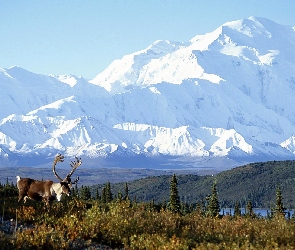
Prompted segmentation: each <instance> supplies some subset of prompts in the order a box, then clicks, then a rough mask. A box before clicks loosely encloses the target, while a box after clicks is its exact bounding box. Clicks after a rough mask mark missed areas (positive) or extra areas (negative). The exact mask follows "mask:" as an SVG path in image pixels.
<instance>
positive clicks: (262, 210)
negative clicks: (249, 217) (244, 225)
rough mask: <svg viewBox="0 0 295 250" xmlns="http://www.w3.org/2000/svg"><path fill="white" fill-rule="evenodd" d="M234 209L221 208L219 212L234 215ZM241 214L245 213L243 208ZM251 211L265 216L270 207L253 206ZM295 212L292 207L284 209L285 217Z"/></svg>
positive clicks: (269, 211) (268, 212)
mask: <svg viewBox="0 0 295 250" xmlns="http://www.w3.org/2000/svg"><path fill="white" fill-rule="evenodd" d="M234 211H235V210H234V209H233V208H222V209H221V210H220V214H221V215H234ZM240 211H241V214H245V213H246V209H245V208H240ZM253 212H254V213H255V214H256V215H258V216H261V217H267V215H268V214H270V213H271V210H270V209H266V208H253ZM294 213H295V211H294V209H286V210H285V214H286V217H292V215H293V214H294Z"/></svg>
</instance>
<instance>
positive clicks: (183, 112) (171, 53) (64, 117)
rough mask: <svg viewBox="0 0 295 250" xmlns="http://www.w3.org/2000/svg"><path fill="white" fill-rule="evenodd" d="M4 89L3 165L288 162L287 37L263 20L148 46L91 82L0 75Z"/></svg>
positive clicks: (291, 121) (22, 73)
mask: <svg viewBox="0 0 295 250" xmlns="http://www.w3.org/2000/svg"><path fill="white" fill-rule="evenodd" d="M0 89H1V92H0V105H1V109H0V165H1V166H24V165H28V166H43V165H44V164H45V165H46V164H49V162H51V161H52V159H53V158H54V156H55V154H56V153H58V152H59V153H63V154H65V155H66V156H70V157H72V156H76V155H77V156H79V157H84V158H85V159H88V162H89V164H90V165H94V166H96V167H110V166H112V167H113V166H116V167H128V168H130V167H131V168H134V167H140V168H154V169H206V168H210V169H212V168H215V169H217V170H223V169H228V168H231V167H233V166H237V165H240V164H242V163H245V162H251V161H266V160H274V159H275V160H279V159H293V158H294V156H295V155H294V149H295V145H294V142H295V139H294V138H295V137H294V131H295V115H294V109H293V104H294V101H293V98H294V95H295V31H294V27H290V26H283V25H279V24H276V23H274V22H272V21H270V20H268V19H264V18H255V17H250V18H248V19H244V20H238V21H234V22H229V23H225V24H224V25H222V26H220V27H219V28H217V29H216V30H214V31H213V32H211V33H208V34H205V35H197V36H195V37H194V38H192V39H191V40H190V41H188V42H186V43H179V42H172V41H156V42H155V43H153V44H152V45H150V46H149V47H148V48H146V49H143V50H141V51H138V52H135V53H133V54H130V55H126V56H124V57H123V58H122V59H121V60H116V61H114V62H113V63H112V64H111V65H110V66H109V67H108V68H106V69H105V70H104V71H103V72H101V73H100V74H98V75H97V77H95V78H94V79H93V80H91V81H86V80H85V79H83V78H82V77H76V76H72V75H63V76H54V75H50V76H44V75H39V74H35V73H31V72H28V71H26V70H24V69H22V68H18V67H13V68H10V69H0ZM91 161H93V163H91Z"/></svg>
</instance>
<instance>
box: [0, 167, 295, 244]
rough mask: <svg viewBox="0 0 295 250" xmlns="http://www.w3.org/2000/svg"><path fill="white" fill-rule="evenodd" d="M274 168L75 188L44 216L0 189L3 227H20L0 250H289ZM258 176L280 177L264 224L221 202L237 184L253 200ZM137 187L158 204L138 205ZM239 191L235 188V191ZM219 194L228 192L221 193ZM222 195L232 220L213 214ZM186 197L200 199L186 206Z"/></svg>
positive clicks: (291, 230)
mask: <svg viewBox="0 0 295 250" xmlns="http://www.w3.org/2000/svg"><path fill="white" fill-rule="evenodd" d="M282 163H283V162H279V164H278V165H279V166H280V167H282V168H283V169H284V171H289V170H290V169H289V166H293V164H294V163H293V162H286V166H283V165H282ZM266 166H268V167H269V169H268V170H267V169H266V168H267V167H266ZM280 167H278V166H277V164H275V163H273V162H271V163H265V164H261V163H257V164H249V165H247V166H243V167H240V168H236V169H233V170H230V171H226V172H224V173H220V174H219V175H216V176H205V177H200V176H194V175H187V176H177V175H173V176H172V178H171V176H161V177H149V178H146V180H145V179H141V180H138V181H136V182H129V183H122V184H113V185H111V183H110V182H108V183H106V184H105V185H103V186H101V187H99V186H92V187H89V186H83V187H81V188H80V189H78V188H77V187H74V188H73V190H72V195H71V196H70V197H63V199H62V201H61V202H53V203H52V205H51V209H50V211H49V212H47V210H45V209H44V206H43V204H42V203H41V202H39V203H38V202H34V201H28V202H27V203H25V204H23V203H21V204H18V203H17V192H16V187H15V186H14V185H13V184H9V183H8V182H7V183H6V184H5V185H0V195H1V196H0V209H1V211H2V214H3V215H4V220H5V221H10V220H11V219H14V221H15V219H17V225H18V227H14V228H13V230H12V231H10V232H4V231H3V232H2V233H0V246H1V247H3V249H86V248H89V249H91V248H92V247H93V248H94V247H97V248H99V247H101V248H102V249H103V248H107V247H109V248H111V249H123V248H124V249H294V248H295V241H294V234H295V218H294V216H293V217H292V218H291V217H288V216H287V217H285V215H284V211H283V210H284V207H285V206H284V205H285V201H290V200H291V199H292V197H287V196H285V195H284V193H288V192H289V191H287V192H286V190H287V189H286V185H285V179H280V178H281V177H282V176H286V178H287V180H288V183H291V179H292V178H291V177H290V175H291V174H290V173H291V170H290V172H289V174H287V175H285V173H284V171H281V170H280V169H279V168H280ZM293 171H294V170H293ZM256 174H257V175H259V176H264V177H265V179H261V180H260V186H263V185H264V184H266V183H267V182H268V181H269V180H268V179H271V178H274V175H276V176H277V177H278V178H274V179H273V180H272V184H271V186H272V185H273V186H272V187H273V188H270V189H269V190H271V191H268V192H269V193H268V197H270V198H271V200H272V201H273V202H272V204H271V206H272V208H273V210H272V211H273V213H271V214H270V215H269V216H268V217H266V218H263V217H261V216H258V215H255V213H254V212H253V206H254V205H253V204H254V202H253V200H251V199H250V197H251V196H249V195H248V196H247V195H245V196H241V197H242V199H239V198H238V197H237V196H236V195H235V196H233V195H232V196H229V197H235V199H233V200H230V198H229V197H226V195H225V194H231V188H233V185H234V184H232V182H233V180H232V179H231V178H234V180H236V181H238V180H240V181H243V183H242V185H243V184H244V185H245V184H246V183H250V182H251V183H252V186H244V188H243V189H237V191H236V192H237V193H240V195H241V194H242V193H243V192H245V194H247V192H246V190H247V191H248V194H252V193H253V194H254V191H253V190H252V187H253V188H258V186H257V187H256V186H255V185H256V184H255V183H256V181H255V179H256V178H257V177H256ZM248 178H252V179H250V180H248ZM166 181H167V182H166ZM138 183H141V184H142V187H144V188H145V189H144V190H145V196H148V195H149V194H151V193H152V196H153V195H154V193H155V192H156V191H157V190H159V189H160V187H161V188H162V189H163V190H165V191H163V190H162V191H163V193H161V196H160V198H159V199H160V201H159V202H157V201H155V200H154V199H149V200H146V201H143V200H142V199H141V198H139V197H137V196H134V193H135V191H134V190H143V189H142V187H140V185H138ZM193 183H194V185H193ZM207 183H208V184H207ZM269 183H270V182H269ZM134 184H136V185H138V186H135V185H134ZM186 184H188V187H187V186H186ZM202 184H203V185H206V186H205V187H203V186H202ZM116 185H118V186H117V189H114V187H115V186H116ZM239 185H241V183H240V182H237V183H236V186H239ZM134 187H137V188H138V189H134ZM206 187H207V189H206V192H205V191H204V192H203V193H202V192H201V190H202V189H205V188H206ZM225 187H228V189H229V190H225V189H224V190H223V189H222V188H225ZM250 187H251V188H250ZM198 188H200V189H201V190H199V189H198ZM153 189H155V190H153ZM122 190H123V191H124V192H122ZM254 190H255V189H254ZM183 191H185V192H184V193H183ZM136 192H137V191H136ZM165 192H166V196H165V195H164V194H165ZM136 194H138V193H136ZM221 194H222V197H223V198H222V199H223V203H224V204H225V201H228V204H234V205H233V206H232V207H234V211H235V214H234V215H233V216H231V215H220V214H219V211H220V208H221V207H222V204H221V202H220V201H221ZM193 195H195V196H193ZM153 197H156V196H153ZM181 197H182V198H181ZM185 197H186V198H185ZM188 197H199V198H194V199H193V202H188V200H189V199H188ZM241 197H240V198H241ZM253 197H255V196H253ZM256 198H257V197H256ZM260 198H262V197H260ZM166 200H167V201H166ZM261 200H263V199H261ZM243 201H244V207H246V208H247V209H246V214H245V215H241V213H240V207H241V206H243ZM257 201H259V199H257ZM257 201H255V202H256V203H257ZM268 204H270V203H268ZM254 207H255V206H254ZM2 224H3V220H2V223H1V226H2ZM20 226H21V227H20Z"/></svg>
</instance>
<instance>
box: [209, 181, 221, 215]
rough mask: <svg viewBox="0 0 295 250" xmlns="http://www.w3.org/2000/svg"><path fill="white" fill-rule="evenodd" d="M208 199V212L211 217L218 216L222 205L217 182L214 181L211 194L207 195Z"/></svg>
mask: <svg viewBox="0 0 295 250" xmlns="http://www.w3.org/2000/svg"><path fill="white" fill-rule="evenodd" d="M206 199H207V201H208V207H207V213H208V215H209V216H211V217H216V216H218V215H219V212H220V206H219V201H218V193H217V188H216V182H215V181H214V182H213V185H212V189H211V195H209V196H207V197H206Z"/></svg>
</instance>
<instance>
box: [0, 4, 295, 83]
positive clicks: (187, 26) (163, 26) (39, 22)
mask: <svg viewBox="0 0 295 250" xmlns="http://www.w3.org/2000/svg"><path fill="white" fill-rule="evenodd" d="M294 10H295V0H219V1H218V0H215V1H214V0H195V1H193V0H190V1H188V0H182V1H176V0H175V1H172V0H171V1H168V0H165V1H164V0H163V1H160V0H157V1H156V0H146V1H141V0H133V1H123V0H121V1H112V0H109V1H100V0H79V1H78V0H9V1H7V0H0V35H1V37H0V68H9V67H11V66H15V65H16V66H19V67H22V68H25V69H27V70H29V71H32V72H34V73H39V74H45V75H48V74H57V75H58V74H74V75H77V76H83V77H84V78H87V79H92V78H94V77H95V76H96V75H97V74H99V73H100V72H102V71H103V70H104V69H105V68H106V67H107V66H108V65H109V64H110V63H111V62H112V61H113V60H115V59H120V58H122V57H123V56H124V55H126V54H130V53H133V52H136V51H138V50H141V49H144V48H146V47H147V46H149V45H150V44H151V43H153V42H154V41H156V40H173V41H179V42H185V41H188V40H190V39H191V38H192V37H194V36H195V35H201V34H205V33H207V32H211V31H213V30H215V29H216V28H217V27H219V26H220V25H222V24H223V23H225V22H228V21H234V20H238V19H243V18H247V17H249V16H258V17H266V18H269V19H271V20H273V21H275V22H277V23H280V24H286V25H292V26H295V14H294Z"/></svg>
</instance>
